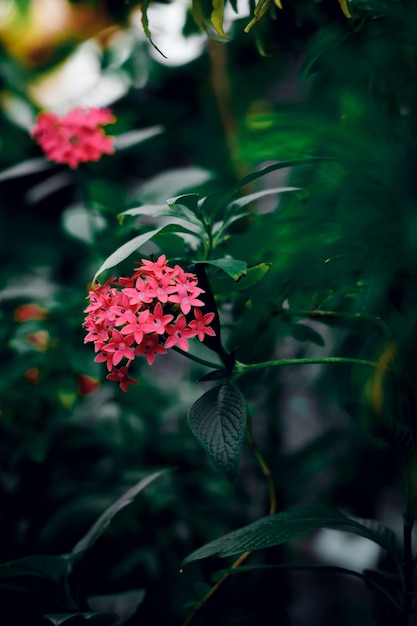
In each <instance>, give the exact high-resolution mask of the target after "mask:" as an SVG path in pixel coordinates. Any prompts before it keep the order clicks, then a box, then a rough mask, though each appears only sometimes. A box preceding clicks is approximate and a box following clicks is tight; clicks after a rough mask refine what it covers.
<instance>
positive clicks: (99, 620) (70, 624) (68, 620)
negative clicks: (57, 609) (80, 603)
mask: <svg viewBox="0 0 417 626" xmlns="http://www.w3.org/2000/svg"><path fill="white" fill-rule="evenodd" d="M45 618H46V619H47V620H49V621H50V622H51V623H52V624H55V626H61V624H66V626H78V625H79V624H80V625H81V624H85V623H87V622H88V624H102V625H103V626H106V625H107V624H114V623H115V622H116V620H118V619H119V616H118V615H116V613H96V612H93V611H89V612H87V613H49V614H47V615H45Z"/></svg>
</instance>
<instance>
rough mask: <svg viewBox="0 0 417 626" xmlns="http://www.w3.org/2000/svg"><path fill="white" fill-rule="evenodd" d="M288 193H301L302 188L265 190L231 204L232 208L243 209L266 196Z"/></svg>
mask: <svg viewBox="0 0 417 626" xmlns="http://www.w3.org/2000/svg"><path fill="white" fill-rule="evenodd" d="M288 191H301V187H275V188H274V189H264V190H262V191H257V192H255V193H250V194H248V195H247V196H243V197H242V198H238V199H237V200H233V202H232V203H231V204H230V208H231V209H235V208H242V207H244V206H246V205H247V204H250V203H251V202H254V200H259V198H264V197H265V196H273V195H276V194H279V193H286V192H288Z"/></svg>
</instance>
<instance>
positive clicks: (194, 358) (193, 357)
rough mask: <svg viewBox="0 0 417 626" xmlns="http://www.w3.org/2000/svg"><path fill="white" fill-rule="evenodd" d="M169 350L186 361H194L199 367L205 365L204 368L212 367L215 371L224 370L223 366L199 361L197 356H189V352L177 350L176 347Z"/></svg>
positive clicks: (202, 360) (203, 360)
mask: <svg viewBox="0 0 417 626" xmlns="http://www.w3.org/2000/svg"><path fill="white" fill-rule="evenodd" d="M171 350H175V352H178V353H179V354H182V355H183V356H185V357H187V359H190V360H191V361H195V363H200V365H205V366H206V367H212V368H213V369H216V370H223V369H224V367H223V365H220V363H212V362H211V361H206V359H201V358H200V357H199V356H196V355H195V354H190V353H189V352H186V351H185V350H181V348H179V347H178V346H172V347H171Z"/></svg>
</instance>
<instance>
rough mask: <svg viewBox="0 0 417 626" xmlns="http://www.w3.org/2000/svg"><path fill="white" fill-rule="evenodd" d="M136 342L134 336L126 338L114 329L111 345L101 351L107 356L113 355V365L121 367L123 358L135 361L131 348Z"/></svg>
mask: <svg viewBox="0 0 417 626" xmlns="http://www.w3.org/2000/svg"><path fill="white" fill-rule="evenodd" d="M134 341H135V339H134V337H133V335H127V336H124V335H122V333H120V332H119V331H118V330H116V329H115V328H114V329H113V333H112V336H111V339H110V341H109V343H108V344H106V345H105V346H103V347H102V348H101V350H102V352H104V353H105V354H112V355H113V357H112V363H113V365H119V363H120V361H121V360H122V359H123V357H126V359H128V361H130V360H132V361H133V359H134V358H135V355H134V353H133V350H132V348H131V347H130V346H131V345H132V343H133V342H134Z"/></svg>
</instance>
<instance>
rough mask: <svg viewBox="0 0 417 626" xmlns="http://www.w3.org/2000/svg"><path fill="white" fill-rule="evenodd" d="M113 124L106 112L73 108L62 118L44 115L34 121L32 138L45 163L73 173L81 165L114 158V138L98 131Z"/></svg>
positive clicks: (50, 114) (108, 113) (113, 120)
mask: <svg viewBox="0 0 417 626" xmlns="http://www.w3.org/2000/svg"><path fill="white" fill-rule="evenodd" d="M115 121H116V118H115V117H114V116H113V114H112V113H111V111H109V109H95V108H86V109H82V108H75V109H73V110H72V111H70V112H69V113H67V115H64V116H62V117H59V116H58V115H56V114H55V113H50V112H47V111H44V112H42V113H40V114H39V115H38V117H37V120H36V124H35V126H34V128H33V130H32V136H33V137H34V139H35V140H36V141H37V143H38V144H39V145H40V146H41V148H42V150H43V151H44V153H45V155H46V158H47V159H49V160H50V161H55V162H56V163H67V164H68V165H69V166H70V167H71V168H72V169H75V168H77V167H78V165H79V164H80V163H86V162H88V161H99V160H100V158H101V157H102V155H103V154H113V152H114V148H113V137H106V136H105V134H104V131H103V129H102V128H100V127H101V126H103V125H104V124H112V123H114V122H115Z"/></svg>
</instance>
